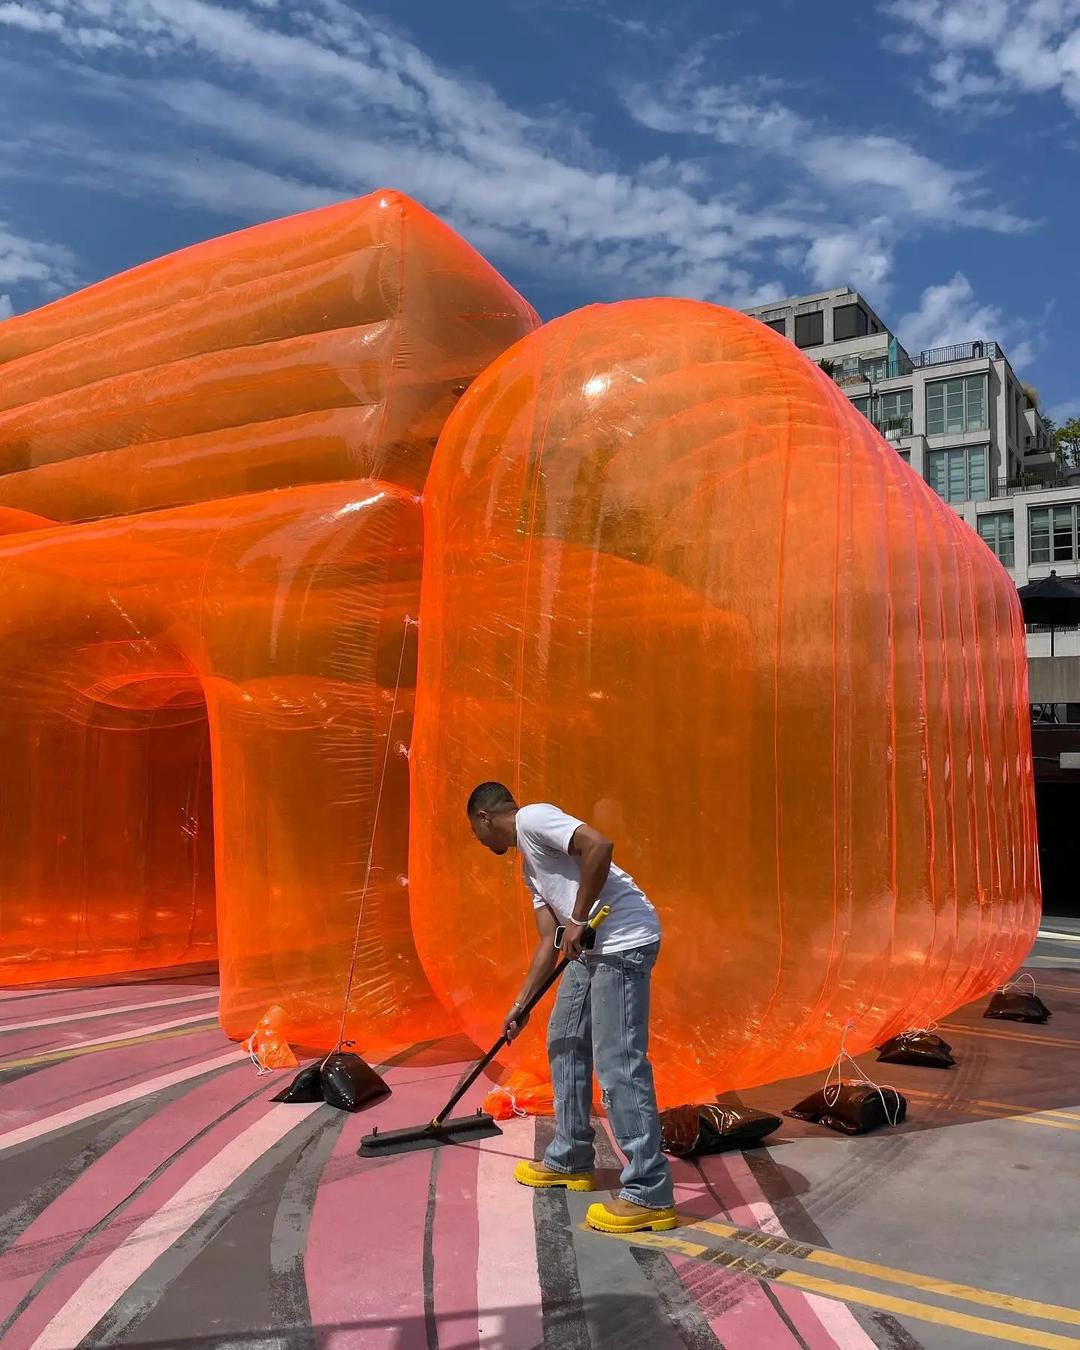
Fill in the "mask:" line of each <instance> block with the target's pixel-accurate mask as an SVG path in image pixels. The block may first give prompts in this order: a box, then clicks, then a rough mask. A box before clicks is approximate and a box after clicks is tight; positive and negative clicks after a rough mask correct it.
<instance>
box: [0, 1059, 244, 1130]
mask: <svg viewBox="0 0 1080 1350" xmlns="http://www.w3.org/2000/svg"><path fill="white" fill-rule="evenodd" d="M246 1058H247V1054H246V1052H245V1051H243V1050H230V1051H229V1052H228V1053H227V1054H224V1055H216V1056H214V1058H213V1059H204V1060H200V1061H199V1062H198V1063H197V1064H188V1065H186V1066H185V1067H184V1068H182V1069H174V1070H173V1071H172V1072H171V1073H163V1074H159V1075H158V1076H157V1077H156V1078H149V1079H146V1080H145V1081H143V1082H141V1083H136V1084H134V1085H133V1086H131V1087H126V1088H121V1089H120V1091H119V1092H107V1093H106V1094H105V1095H104V1096H102V1097H93V1098H91V1099H90V1100H89V1101H86V1102H80V1103H79V1105H78V1106H72V1107H69V1108H68V1109H67V1110H66V1111H57V1112H56V1113H55V1114H53V1115H50V1116H45V1117H43V1118H42V1119H41V1120H35V1121H32V1122H31V1123H30V1124H29V1125H21V1126H19V1127H18V1128H16V1129H14V1130H6V1131H5V1132H4V1133H3V1134H0V1153H4V1152H6V1151H7V1150H8V1149H12V1148H16V1147H17V1146H18V1145H19V1144H25V1143H26V1142H27V1141H28V1140H30V1139H40V1138H41V1137H42V1136H43V1135H46V1134H54V1133H55V1132H56V1131H57V1130H63V1129H65V1128H66V1127H67V1126H68V1125H74V1124H75V1123H76V1121H80V1120H88V1119H89V1118H90V1117H91V1116H98V1115H101V1114H102V1112H104V1111H111V1110H112V1109H113V1107H114V1106H123V1105H125V1103H127V1102H133V1101H135V1100H136V1099H137V1098H139V1097H147V1096H149V1095H150V1093H152V1092H160V1091H161V1089H162V1088H167V1087H172V1085H173V1084H174V1083H183V1082H185V1081H186V1080H187V1079H189V1078H198V1077H199V1076H200V1075H202V1074H204V1073H211V1072H213V1070H214V1069H219V1068H221V1066H222V1065H224V1064H235V1063H236V1062H237V1061H238V1060H242V1059H246Z"/></svg>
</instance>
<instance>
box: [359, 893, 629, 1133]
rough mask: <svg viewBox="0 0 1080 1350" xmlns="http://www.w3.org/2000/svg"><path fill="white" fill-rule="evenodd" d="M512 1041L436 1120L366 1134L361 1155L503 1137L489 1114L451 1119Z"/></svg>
mask: <svg viewBox="0 0 1080 1350" xmlns="http://www.w3.org/2000/svg"><path fill="white" fill-rule="evenodd" d="M610 913H611V907H610V906H609V905H604V906H603V908H602V909H599V910H598V911H597V912H596V914H594V915H593V917H592V918H591V919H590V920H589V923H588V926H587V928H586V929H585V932H584V933H583V935H582V942H581V945H582V946H583V947H592V946H593V944H594V943H595V942H596V930H597V929H598V928H599V927H600V925H601V924H602V923H603V922H604V920H605V919H606V918H607V916H608V915H609V914H610ZM561 937H562V929H559V930H558V932H556V934H555V944H556V946H558V945H559V943H560V941H561ZM567 963H568V960H567V958H566V957H565V956H564V957H563V958H562V960H561V961H560V962H559V963H558V965H557V966H556V967H555V969H554V970H553V971H552V972H551V974H550V975H549V976H548V977H547V979H546V980H545V981H544V983H543V984H542V985H541V986H540V988H539V989H538V990H537V991H536V993H535V994H533V996H532V998H530V999H529V1000H528V1002H527V1003H526V1004H525V1006H524V1007H523V1008H522V1009H521V1013H520V1016H522V1017H527V1016H528V1015H529V1013H531V1012H532V1010H533V1009H534V1008H535V1007H536V1005H537V1004H538V1003H539V1002H540V1000H541V999H542V998H543V997H544V995H545V994H546V993H547V991H548V990H549V989H550V988H551V986H552V985H553V984H554V983H555V981H556V980H557V979H558V978H559V976H560V975H561V974H562V973H563V971H564V970H565V969H566V967H567ZM509 1044H510V1042H509V1039H508V1038H507V1037H506V1036H505V1035H504V1036H500V1037H499V1039H498V1040H497V1041H496V1042H495V1044H494V1045H493V1046H492V1047H491V1049H490V1050H489V1051H488V1052H487V1054H486V1055H485V1056H484V1057H483V1059H481V1060H480V1061H479V1062H478V1063H477V1064H476V1065H475V1066H474V1067H473V1068H472V1069H471V1070H470V1071H469V1073H468V1074H467V1075H466V1077H465V1078H464V1079H463V1080H462V1082H460V1083H459V1084H458V1086H457V1088H456V1089H455V1090H454V1094H453V1096H452V1097H451V1098H450V1100H449V1101H448V1102H447V1103H446V1105H445V1106H444V1107H443V1109H442V1110H441V1111H440V1112H439V1113H438V1115H436V1116H435V1118H434V1119H433V1120H430V1121H428V1123H427V1124H426V1125H414V1126H413V1127H412V1128H411V1129H408V1130H385V1131H384V1132H383V1133H381V1134H380V1133H379V1130H378V1128H377V1127H376V1128H375V1129H374V1130H372V1131H371V1133H370V1134H366V1135H364V1137H363V1139H361V1140H360V1147H359V1149H358V1150H357V1152H358V1153H359V1154H360V1157H361V1158H371V1157H374V1156H376V1155H382V1154H386V1153H411V1152H413V1151H414V1150H415V1149H422V1148H438V1147H439V1146H440V1144H457V1143H461V1142H462V1141H465V1140H469V1139H491V1138H493V1137H494V1136H495V1135H497V1134H502V1130H500V1129H499V1127H498V1125H496V1124H495V1120H494V1118H493V1117H492V1116H491V1115H489V1114H488V1112H487V1111H476V1112H475V1113H474V1114H473V1115H471V1116H455V1117H454V1118H453V1119H449V1118H448V1117H449V1116H450V1112H451V1111H452V1110H453V1109H454V1107H455V1106H457V1104H458V1102H459V1101H461V1099H462V1097H464V1096H465V1094H466V1092H468V1090H469V1088H471V1087H472V1085H473V1084H474V1083H475V1082H476V1080H477V1079H478V1078H479V1077H480V1075H481V1074H482V1073H483V1072H484V1070H485V1069H486V1068H487V1066H488V1065H489V1064H490V1063H491V1061H492V1060H493V1059H494V1058H495V1056H496V1055H497V1054H498V1053H499V1051H500V1050H501V1049H502V1048H503V1046H504V1045H509Z"/></svg>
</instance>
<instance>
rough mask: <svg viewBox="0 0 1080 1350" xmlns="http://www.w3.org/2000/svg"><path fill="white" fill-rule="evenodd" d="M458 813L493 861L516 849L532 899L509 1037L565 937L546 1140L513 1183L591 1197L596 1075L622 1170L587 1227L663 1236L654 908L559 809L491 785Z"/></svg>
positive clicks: (601, 844)
mask: <svg viewBox="0 0 1080 1350" xmlns="http://www.w3.org/2000/svg"><path fill="white" fill-rule="evenodd" d="M468 815H469V824H470V825H471V826H472V831H473V834H474V835H475V836H476V838H477V839H478V840H479V841H480V842H481V843H482V844H483V845H484V846H485V847H486V848H489V849H491V851H492V853H496V854H498V855H500V856H501V855H502V854H504V853H506V852H507V850H508V849H511V848H516V849H518V851H519V852H520V853H521V860H522V868H523V871H524V873H525V884H526V885H527V886H528V888H529V891H530V893H531V894H532V897H533V907H534V910H535V916H536V927H537V930H538V932H539V941H538V942H537V946H536V952H535V954H534V956H533V959H532V965H531V966H530V967H529V973H528V975H527V977H526V979H525V984H524V986H523V987H522V990H521V993H520V995H519V996H518V999H517V1002H516V1003H514V1005H513V1006H512V1007H511V1008H510V1011H509V1012H508V1013H507V1015H506V1020H505V1025H504V1032H505V1034H506V1036H507V1038H508V1039H510V1040H513V1038H514V1037H515V1036H516V1035H517V1034H518V1033H519V1032H520V1031H521V1029H522V1027H523V1026H524V1025H525V1023H526V1021H527V1020H528V1018H527V1017H526V1016H525V1015H524V1014H523V1013H522V1011H521V1010H522V1008H523V1007H524V1006H525V1005H526V1004H527V1003H528V1001H529V999H530V997H531V996H532V995H533V994H534V993H535V991H536V990H537V989H539V987H540V985H541V984H542V983H543V981H544V979H545V977H546V976H548V975H549V974H550V973H551V971H552V969H553V968H554V966H555V964H556V962H557V961H558V959H559V949H558V948H556V947H555V945H554V939H555V933H556V929H557V927H558V926H559V925H563V926H564V927H565V933H564V935H563V939H562V945H561V949H562V952H563V954H564V955H565V956H567V957H569V958H570V965H569V966H567V968H566V971H565V973H564V975H563V977H562V984H561V985H560V987H559V993H558V996H557V998H556V1000H555V1006H554V1008H553V1009H552V1013H551V1021H550V1022H549V1023H548V1056H549V1058H550V1060H551V1080H552V1084H553V1086H554V1090H555V1137H554V1139H552V1141H551V1145H550V1147H549V1148H548V1150H547V1152H546V1153H545V1154H544V1157H543V1160H542V1161H541V1162H520V1163H518V1165H517V1167H516V1169H515V1171H514V1176H515V1178H516V1179H517V1180H518V1181H520V1182H521V1184H522V1185H524V1186H565V1187H567V1188H568V1189H569V1190H574V1191H590V1190H592V1188H593V1161H594V1152H593V1127H592V1124H591V1121H590V1108H591V1105H592V1076H593V1069H594V1067H595V1070H596V1076H597V1079H598V1080H599V1082H600V1089H601V1093H602V1100H603V1102H604V1106H605V1109H606V1110H607V1114H608V1119H609V1120H610V1121H611V1126H612V1129H613V1131H614V1133H615V1138H616V1140H617V1141H618V1144H619V1148H620V1149H621V1150H622V1152H623V1154H624V1155H625V1157H626V1166H625V1167H624V1168H623V1171H622V1177H621V1182H622V1189H621V1190H620V1191H619V1193H618V1195H617V1196H613V1197H612V1198H611V1199H610V1200H608V1201H606V1202H605V1203H603V1204H596V1205H591V1206H590V1208H589V1212H588V1214H587V1216H586V1217H587V1221H588V1223H589V1225H590V1227H592V1228H598V1229H600V1230H601V1231H602V1232H605V1233H635V1232H638V1231H639V1230H641V1229H656V1230H661V1229H669V1228H674V1227H675V1226H676V1223H677V1219H676V1216H675V1210H674V1209H673V1208H672V1204H673V1199H674V1196H673V1192H672V1184H671V1170H670V1168H669V1166H668V1162H667V1159H666V1158H665V1157H664V1155H663V1154H662V1153H661V1152H660V1117H659V1113H658V1111H657V1107H656V1092H655V1090H654V1088H653V1074H652V1065H651V1064H650V1063H649V979H650V976H651V975H652V968H653V966H654V965H655V963H656V957H657V953H658V951H659V948H660V922H659V919H658V918H657V915H656V910H655V909H654V908H653V906H652V905H651V904H650V903H649V901H648V899H647V898H646V897H645V895H644V893H643V892H642V890H641V889H640V887H638V886H637V885H636V884H635V882H634V879H633V877H631V876H628V875H627V874H626V873H625V872H624V871H622V869H621V868H619V867H616V866H615V864H614V863H613V862H612V852H613V846H612V843H611V841H610V840H609V839H606V838H605V837H604V836H603V835H602V834H600V833H599V832H598V831H597V830H594V829H593V828H592V826H591V825H586V824H585V822H584V821H581V820H578V819H576V818H575V817H574V816H568V815H567V814H566V813H565V812H563V811H560V810H559V809H558V807H556V806H549V805H546V804H540V803H538V804H536V805H533V806H521V807H519V806H518V805H517V803H516V802H515V801H514V798H513V794H512V793H511V792H510V790H509V789H508V788H506V787H504V786H503V785H502V783H481V784H480V786H479V787H477V788H474V790H473V792H472V793H471V795H470V797H469V802H468ZM599 905H610V907H611V914H610V916H609V917H608V918H607V919H606V920H605V921H604V923H603V924H602V925H601V926H600V928H599V929H598V930H597V935H596V946H595V948H594V949H593V950H592V951H583V949H582V934H583V933H584V931H585V929H586V927H587V925H588V921H589V917H590V915H591V914H592V913H593V912H594V911H595V909H596V908H597V907H598V906H599Z"/></svg>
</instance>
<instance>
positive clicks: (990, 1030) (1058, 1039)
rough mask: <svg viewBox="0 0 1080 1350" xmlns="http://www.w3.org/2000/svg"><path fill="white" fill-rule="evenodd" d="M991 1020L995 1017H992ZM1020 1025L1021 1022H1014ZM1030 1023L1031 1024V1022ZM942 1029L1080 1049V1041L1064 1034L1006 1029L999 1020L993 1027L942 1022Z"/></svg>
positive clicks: (967, 1034)
mask: <svg viewBox="0 0 1080 1350" xmlns="http://www.w3.org/2000/svg"><path fill="white" fill-rule="evenodd" d="M990 1020H991V1021H993V1020H994V1019H993V1018H991V1019H990ZM1013 1025H1014V1026H1020V1025H1022V1024H1021V1023H1013ZM1029 1025H1031V1024H1030V1023H1029ZM940 1030H941V1031H956V1032H960V1033H961V1034H962V1035H965V1036H989V1037H990V1038H991V1039H993V1040H998V1041H1021V1042H1022V1043H1023V1044H1024V1045H1049V1046H1054V1047H1056V1048H1058V1049H1062V1050H1080V1041H1070V1040H1066V1039H1065V1038H1064V1037H1063V1036H1034V1035H1032V1034H1031V1032H1028V1031H1011V1030H1010V1031H1006V1030H1004V1029H1003V1028H1002V1026H1001V1023H1000V1022H999V1023H998V1025H997V1026H992V1027H962V1026H960V1025H959V1023H957V1022H942V1023H941V1024H940Z"/></svg>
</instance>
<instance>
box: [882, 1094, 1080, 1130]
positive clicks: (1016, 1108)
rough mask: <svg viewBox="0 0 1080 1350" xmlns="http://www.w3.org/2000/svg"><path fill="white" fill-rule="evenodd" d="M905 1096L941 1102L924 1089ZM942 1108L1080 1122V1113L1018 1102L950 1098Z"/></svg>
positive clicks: (936, 1096) (935, 1095)
mask: <svg viewBox="0 0 1080 1350" xmlns="http://www.w3.org/2000/svg"><path fill="white" fill-rule="evenodd" d="M904 1095H905V1096H908V1097H918V1098H920V1099H922V1100H923V1101H938V1100H940V1099H939V1097H938V1094H937V1093H936V1092H927V1091H925V1090H924V1089H923V1088H907V1087H906V1088H905V1089H904ZM941 1105H942V1106H945V1107H948V1109H949V1110H956V1109H960V1108H963V1107H965V1106H983V1107H987V1108H988V1109H990V1110H994V1111H1003V1112H1007V1113H1008V1114H1009V1115H1010V1116H1014V1115H1018V1116H1032V1115H1035V1116H1053V1117H1054V1119H1055V1120H1057V1119H1060V1120H1075V1121H1077V1122H1080V1111H1063V1110H1060V1109H1059V1108H1058V1107H1053V1106H1021V1105H1020V1104H1019V1103H1017V1102H995V1101H983V1100H982V1099H981V1098H978V1097H950V1098H949V1100H948V1101H947V1102H946V1101H942V1102H941Z"/></svg>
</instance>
